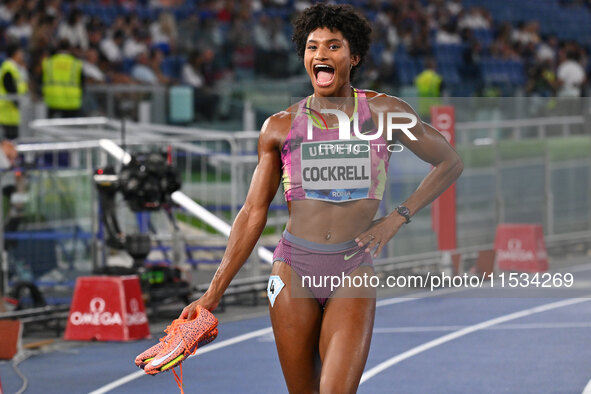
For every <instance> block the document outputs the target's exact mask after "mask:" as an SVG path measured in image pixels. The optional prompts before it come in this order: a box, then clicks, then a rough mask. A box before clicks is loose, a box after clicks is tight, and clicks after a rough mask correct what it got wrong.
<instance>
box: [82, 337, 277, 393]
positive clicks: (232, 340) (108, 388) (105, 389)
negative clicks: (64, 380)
mask: <svg viewBox="0 0 591 394" xmlns="http://www.w3.org/2000/svg"><path fill="white" fill-rule="evenodd" d="M270 332H273V329H272V328H271V327H266V328H262V329H260V330H256V331H252V332H249V333H246V334H243V335H238V336H237V337H234V338H230V339H226V340H225V341H222V342H218V343H216V344H213V345H208V346H207V347H204V348H201V349H197V352H196V353H195V354H193V355H192V356H189V357H188V358H191V357H193V356H197V355H199V354H204V353H209V352H212V351H214V350H217V349H221V348H223V347H226V346H230V345H234V344H235V343H239V342H243V341H247V340H249V339H251V338H256V337H260V336H261V335H265V334H268V333H270ZM142 376H146V373H145V372H144V371H136V372H134V373H131V374H129V375H126V376H124V377H122V378H120V379H117V380H115V381H113V382H111V383H109V384H107V385H105V386H103V387H100V388H98V389H96V390H94V391H91V392H90V393H89V394H103V393H107V392H109V391H111V390H113V389H115V388H117V387H119V386H122V385H124V384H125V383H129V382H131V381H132V380H135V379H137V378H140V377H142Z"/></svg>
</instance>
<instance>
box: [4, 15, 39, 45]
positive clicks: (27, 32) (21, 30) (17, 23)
mask: <svg viewBox="0 0 591 394" xmlns="http://www.w3.org/2000/svg"><path fill="white" fill-rule="evenodd" d="M32 33H33V28H32V27H31V24H30V23H29V17H28V15H27V14H26V13H25V12H24V11H22V10H20V11H18V12H17V13H16V14H14V18H13V19H12V23H11V24H10V26H9V27H8V29H6V36H7V37H8V38H9V39H14V40H15V41H18V42H21V43H28V42H29V39H30V38H31V34H32Z"/></svg>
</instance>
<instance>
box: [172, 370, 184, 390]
mask: <svg viewBox="0 0 591 394" xmlns="http://www.w3.org/2000/svg"><path fill="white" fill-rule="evenodd" d="M179 370H180V375H181V376H180V377H179V375H177V373H176V371H175V370H174V368H173V369H172V373H173V374H174V381H175V382H176V385H177V386H179V390H181V394H185V390H183V387H185V385H184V384H183V364H182V363H181V364H179Z"/></svg>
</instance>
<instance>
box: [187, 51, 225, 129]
mask: <svg viewBox="0 0 591 394" xmlns="http://www.w3.org/2000/svg"><path fill="white" fill-rule="evenodd" d="M213 60H214V53H213V51H212V50H211V49H206V50H205V51H203V53H200V52H197V51H196V52H193V53H192V54H191V56H189V60H188V61H187V63H185V65H184V66H183V70H182V72H181V77H182V82H183V83H184V84H187V85H190V86H192V87H193V88H194V92H195V94H194V97H195V100H194V102H195V113H197V114H199V115H201V116H202V117H203V118H205V119H207V120H213V118H214V116H215V114H216V107H217V102H218V96H217V94H216V93H215V89H214V87H215V86H214V83H215V80H214V74H213V71H214V67H213Z"/></svg>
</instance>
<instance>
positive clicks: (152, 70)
mask: <svg viewBox="0 0 591 394" xmlns="http://www.w3.org/2000/svg"><path fill="white" fill-rule="evenodd" d="M163 59H164V55H163V54H162V51H161V50H160V49H158V48H153V49H152V50H151V51H150V54H149V55H148V53H146V52H142V53H140V54H139V55H138V56H137V58H136V64H135V65H134V66H133V68H132V69H131V77H132V78H133V79H134V80H136V81H137V82H143V83H147V84H150V85H157V84H168V83H170V82H171V81H170V80H169V79H168V78H167V77H166V76H165V75H164V74H163V73H162V70H161V68H160V63H162V60H163Z"/></svg>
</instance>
